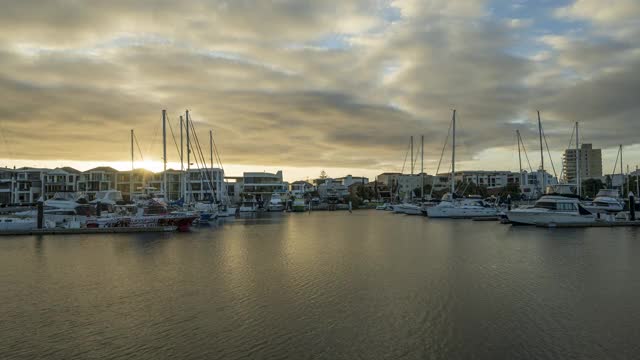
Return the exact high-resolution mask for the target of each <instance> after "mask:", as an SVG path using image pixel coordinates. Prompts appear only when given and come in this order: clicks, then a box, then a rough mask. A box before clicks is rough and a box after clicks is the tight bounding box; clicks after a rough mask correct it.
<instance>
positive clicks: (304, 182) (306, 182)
mask: <svg viewBox="0 0 640 360" xmlns="http://www.w3.org/2000/svg"><path fill="white" fill-rule="evenodd" d="M291 184H307V185H309V186H313V185H312V184H311V183H310V182H308V181H304V180H297V181H294V182H292V183H291Z"/></svg>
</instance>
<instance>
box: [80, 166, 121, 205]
mask: <svg viewBox="0 0 640 360" xmlns="http://www.w3.org/2000/svg"><path fill="white" fill-rule="evenodd" d="M117 174H118V170H116V169H114V168H112V167H109V166H100V167H97V168H93V169H90V170H87V171H85V172H83V173H82V174H81V175H80V180H79V181H78V191H80V192H83V193H85V194H86V195H87V197H88V198H89V199H90V200H92V199H94V198H95V196H96V193H97V192H98V191H106V190H112V189H115V188H116V177H117Z"/></svg>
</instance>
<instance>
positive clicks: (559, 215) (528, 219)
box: [506, 195, 596, 225]
mask: <svg viewBox="0 0 640 360" xmlns="http://www.w3.org/2000/svg"><path fill="white" fill-rule="evenodd" d="M506 215H507V218H508V219H509V221H510V222H511V223H512V224H520V225H538V224H578V223H579V224H583V223H593V222H595V221H596V217H595V215H594V214H592V213H591V212H589V211H588V210H587V209H586V208H584V207H583V206H582V204H580V201H579V200H578V199H577V198H569V197H565V196H557V195H545V196H543V197H541V198H540V199H539V200H538V201H536V203H535V204H534V205H533V206H531V207H524V208H516V209H513V210H511V211H507V213H506Z"/></svg>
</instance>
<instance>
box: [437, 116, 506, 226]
mask: <svg viewBox="0 0 640 360" xmlns="http://www.w3.org/2000/svg"><path fill="white" fill-rule="evenodd" d="M451 121H452V131H453V141H452V146H451V193H450V194H445V195H444V197H443V198H442V200H441V201H440V203H438V204H437V205H435V206H429V207H426V209H425V210H426V212H427V216H429V217H432V218H473V217H493V216H497V215H498V209H497V208H496V207H494V206H491V205H489V204H487V203H485V202H484V201H483V200H482V199H457V198H455V196H454V195H453V194H455V186H456V181H455V179H456V178H455V171H456V110H453V118H452V120H451Z"/></svg>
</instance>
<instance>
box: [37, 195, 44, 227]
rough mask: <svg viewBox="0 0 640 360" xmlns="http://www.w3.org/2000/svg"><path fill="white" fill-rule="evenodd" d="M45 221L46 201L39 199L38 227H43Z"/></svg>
mask: <svg viewBox="0 0 640 360" xmlns="http://www.w3.org/2000/svg"><path fill="white" fill-rule="evenodd" d="M43 222H44V202H42V201H38V213H37V225H38V229H42V224H43Z"/></svg>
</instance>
